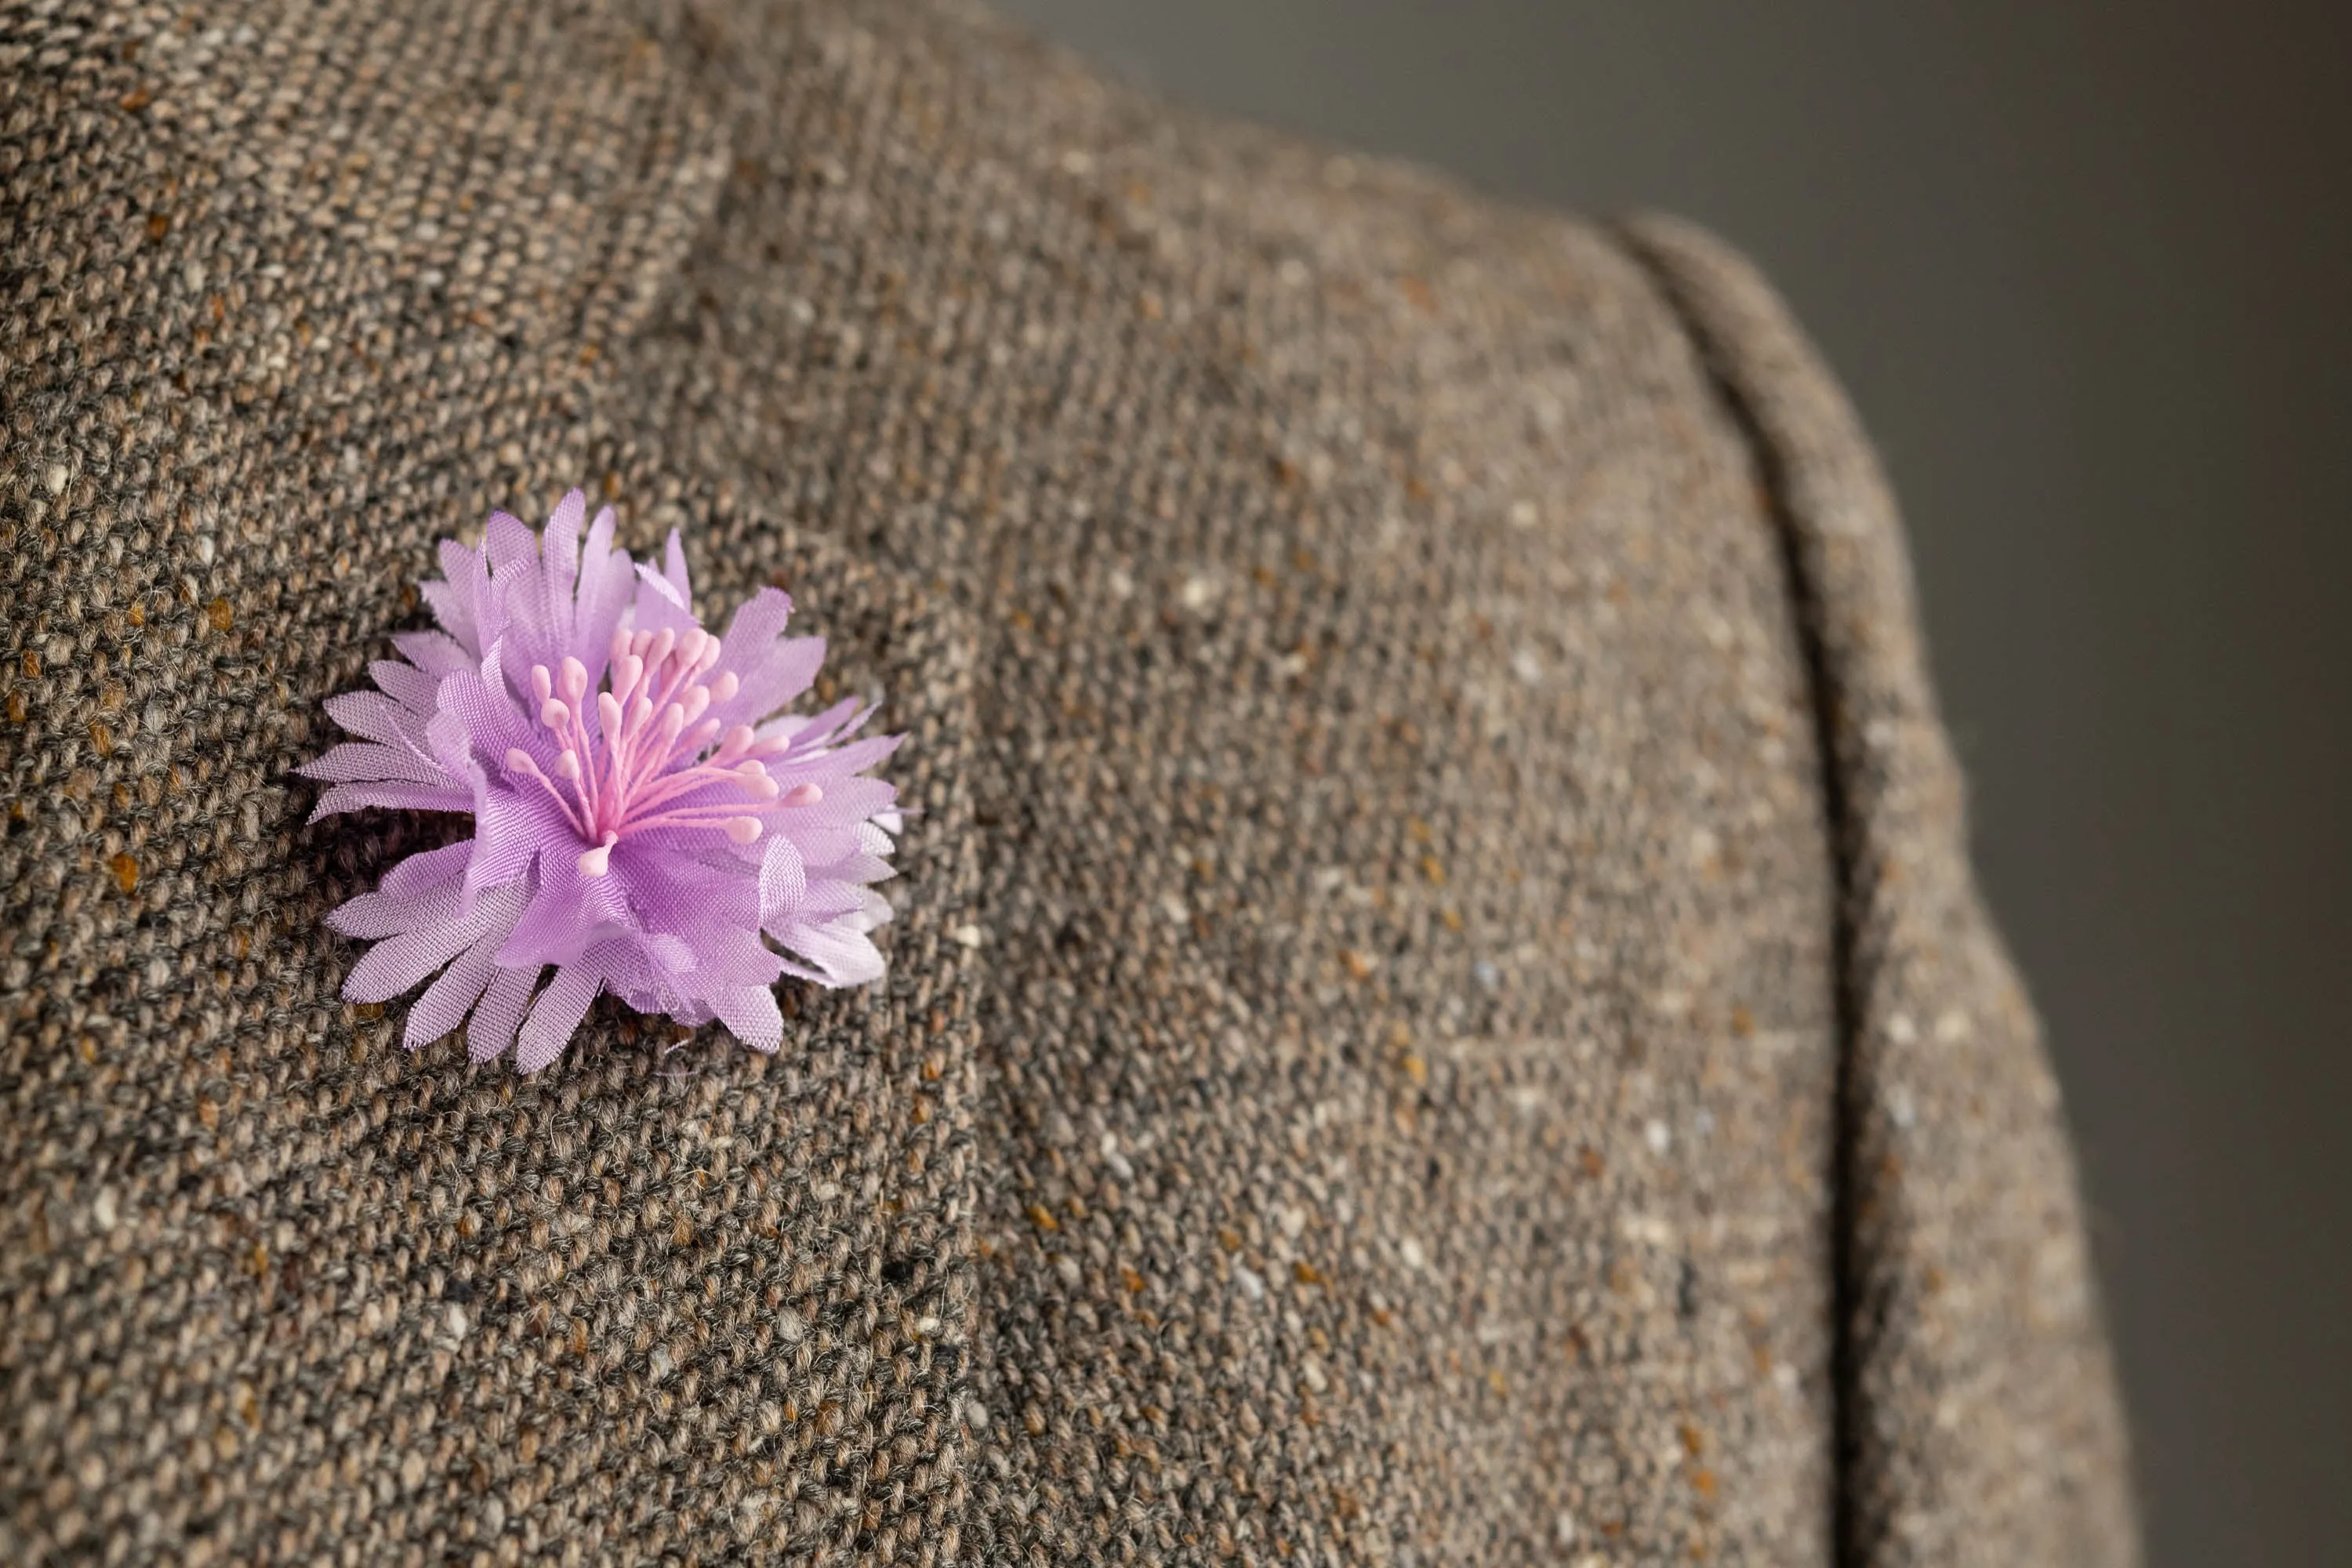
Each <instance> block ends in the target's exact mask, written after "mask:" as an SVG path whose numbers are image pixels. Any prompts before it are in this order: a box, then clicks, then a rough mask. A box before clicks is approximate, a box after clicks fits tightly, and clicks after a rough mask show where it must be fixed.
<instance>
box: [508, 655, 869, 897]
mask: <svg viewBox="0 0 2352 1568" xmlns="http://www.w3.org/2000/svg"><path fill="white" fill-rule="evenodd" d="M719 656H720V645H719V639H718V638H717V637H712V636H711V635H710V634H709V632H706V631H704V630H702V629H701V628H700V627H698V626H696V627H690V628H688V630H687V631H686V632H685V633H684V634H683V635H681V634H679V633H677V631H675V630H673V629H671V628H667V627H665V628H664V629H662V630H661V631H658V632H625V631H616V632H614V634H613V640H612V644H611V647H610V650H609V658H608V660H607V671H606V679H605V689H604V690H601V691H598V692H596V693H595V694H594V701H595V714H596V721H597V727H598V728H597V733H596V734H595V735H594V736H593V737H592V736H591V735H590V733H589V731H588V727H587V724H586V722H585V719H586V713H587V704H588V699H589V683H588V670H587V668H586V667H585V666H584V665H583V664H582V663H581V662H580V661H579V660H578V659H577V658H564V659H563V660H562V663H561V664H560V665H559V666H558V667H557V668H555V669H554V670H550V669H549V668H547V667H546V666H544V665H536V666H533V667H532V668H531V671H530V691H531V696H532V698H533V700H534V701H535V703H536V706H537V710H538V716H539V721H540V724H541V727H543V728H544V729H545V730H546V731H548V733H549V734H550V736H551V738H552V739H553V740H554V742H555V744H556V746H557V748H558V750H557V754H556V759H555V763H554V770H553V771H554V774H555V776H554V777H553V778H550V777H548V775H547V773H544V772H542V771H541V768H540V766H539V764H538V763H536V762H535V761H533V760H532V758H531V756H530V753H529V752H525V751H522V750H521V749H520V748H517V749H516V750H513V751H510V752H508V753H507V768H508V771H509V773H513V774H515V775H517V776H518V777H521V778H527V779H530V781H532V782H533V783H534V784H538V785H539V787H540V788H541V789H542V790H545V791H546V792H547V794H548V795H549V796H550V798H551V799H552V800H553V801H554V802H555V804H556V805H557V806H558V807H559V808H561V809H562V812H563V816H564V820H565V821H566V822H568V823H569V824H570V825H571V826H572V829H573V830H574V831H575V832H577V833H578V834H579V835H580V837H581V839H582V841H583V844H585V845H586V846H587V847H585V848H583V850H582V851H581V854H580V874H581V875H582V876H583V877H602V876H604V875H605V874H607V872H609V870H610V869H611V868H612V856H613V850H614V848H615V847H617V846H619V845H620V844H621V843H622V842H623V841H624V840H625V839H626V838H628V837H630V836H632V835H633V834H638V833H646V832H652V831H655V830H656V829H697V830H702V831H712V830H715V831H718V832H720V833H724V834H725V835H726V836H727V837H729V838H730V840H732V841H733V842H735V843H737V844H746V845H748V844H751V843H753V842H754V841H756V840H757V839H758V838H759V837H760V835H761V832H762V831H763V830H764V824H763V822H762V820H761V819H762V817H763V816H765V815H766V814H767V813H769V812H772V811H779V810H784V809H789V808H793V807H800V806H807V805H815V804H816V803H817V802H818V801H820V800H822V799H824V790H823V789H822V788H820V787H819V786H818V785H816V784H814V783H807V782H803V783H801V784H795V785H793V787H792V788H791V789H789V790H787V789H785V788H783V787H782V785H781V784H778V783H777V782H776V780H775V779H774V778H773V777H772V775H771V774H770V773H768V771H767V767H766V765H765V763H764V762H763V760H762V759H765V758H770V757H774V756H777V755H780V754H782V753H783V752H787V751H789V750H790V749H791V742H789V741H788V740H786V739H785V738H783V737H781V736H771V737H769V738H767V739H765V740H762V739H761V738H760V737H759V736H758V735H757V734H756V733H755V732H754V731H752V729H751V727H750V726H749V725H745V724H735V725H722V724H721V723H720V722H719V721H718V720H716V719H708V718H705V717H704V715H705V714H706V713H708V712H709V710H710V709H711V707H712V706H713V705H714V704H718V703H723V702H728V701H731V700H733V699H734V697H735V695H736V693H737V692H738V691H740V689H741V685H742V683H741V681H740V679H739V678H738V677H737V676H736V674H735V672H734V671H733V670H723V671H719V673H718V674H717V675H715V676H714V675H713V674H712V673H711V672H712V670H713V669H714V668H715V667H716V666H717V665H718V663H719ZM713 742H716V749H713ZM567 786H568V787H567ZM714 789H719V790H723V791H724V792H725V793H724V794H723V795H720V796H719V798H717V799H713V800H706V801H700V802H695V803H691V804H681V803H682V802H686V801H688V797H690V796H693V795H698V794H699V793H701V792H703V791H706V790H714Z"/></svg>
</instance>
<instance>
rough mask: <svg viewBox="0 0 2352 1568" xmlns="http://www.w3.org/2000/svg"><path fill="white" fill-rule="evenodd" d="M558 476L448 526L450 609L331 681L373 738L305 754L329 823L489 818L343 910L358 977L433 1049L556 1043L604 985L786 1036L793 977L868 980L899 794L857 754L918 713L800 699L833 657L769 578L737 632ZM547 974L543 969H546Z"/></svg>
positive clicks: (338, 919) (479, 1055) (358, 986)
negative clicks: (811, 705) (474, 532)
mask: <svg viewBox="0 0 2352 1568" xmlns="http://www.w3.org/2000/svg"><path fill="white" fill-rule="evenodd" d="M586 511H587V503H586V500H584V498H583V496H582V495H581V493H580V492H579V491H578V490H573V491H572V493H571V494H570V495H567V496H565V497H564V498H563V501H562V504H561V505H560V506H558V507H557V508H556V509H555V514H554V516H552V517H551V518H550V519H548V522H547V527H546V529H545V531H544V532H543V533H542V534H534V533H532V531H530V529H529V528H528V527H526V526H525V525H524V524H523V523H522V522H520V521H518V520H517V519H515V518H512V517H509V516H508V515H507V514H506V513H504V512H498V513H494V514H492V516H491V518H490V521H489V526H488V531H487V534H486V537H485V538H484V540H483V543H482V547H481V548H480V549H478V550H475V549H468V548H467V547H466V546H464V545H461V544H458V543H457V542H454V541H445V542H443V543H442V545H441V552H440V564H441V573H442V574H441V576H440V577H438V578H436V580H434V581H432V582H429V583H426V584H424V585H423V587H424V594H425V603H426V604H427V605H429V606H430V607H431V609H432V611H433V616H434V619H435V620H436V622H437V623H438V629H437V630H432V631H414V632H405V633H402V634H399V635H398V636H395V637H394V638H393V643H394V647H396V648H397V649H398V651H399V655H400V657H399V658H390V659H379V660H377V661H376V662H375V663H374V664H373V665H372V666H371V667H370V674H371V675H372V676H373V679H374V684H375V689H373V690H365V689H362V690H356V691H348V692H344V693H342V694H341V695H340V696H337V697H334V698H331V699H329V700H328V702H327V712H328V715H329V716H330V717H331V718H332V719H333V720H334V721H335V722H336V723H337V724H339V725H341V727H342V728H343V729H345V730H347V731H350V732H351V733H352V735H354V736H356V737H357V739H355V740H352V741H347V742H343V743H341V744H340V745H338V746H336V747H335V748H334V749H333V750H331V751H330V752H327V753H326V754H325V755H324V756H321V757H320V758H318V759H317V760H316V761H314V762H312V763H309V764H307V765H306V766H304V767H303V768H302V770H301V772H302V773H305V774H307V775H308V776H310V777H311V778H314V779H318V780H321V781H323V782H324V783H326V784H328V785H329V786H330V787H329V788H328V790H327V791H326V793H325V794H324V795H323V796H321V798H320V801H319V805H318V809H317V810H316V811H314V812H313V813H312V814H311V820H312V821H314V822H315V821H317V820H318V819H319V818H320V817H322V816H333V815H335V814H336V813H338V812H347V811H356V810H359V809H361V808H362V807H365V806H378V807H387V808H392V809H400V810H410V811H436V812H452V813H460V814H464V815H467V816H471V817H472V818H473V833H472V836H471V837H467V838H464V839H461V840H459V841H458V842H457V843H454V844H451V845H449V846H447V847H445V848H440V849H434V850H428V851H426V852H425V853H423V854H419V855H413V856H410V857H409V858H406V859H404V860H403V861H401V862H400V863H399V864H398V865H396V866H394V868H392V869H391V870H390V871H389V872H387V873H386V874H385V876H384V878H383V881H382V882H381V883H379V884H378V886H377V888H376V889H375V891H373V892H371V893H362V894H361V895H360V896H359V897H358V898H356V899H353V900H351V901H350V902H349V903H346V904H344V905H342V906H341V908H339V909H337V910H334V911H333V912H332V913H331V914H330V915H329V916H328V917H327V923H328V924H329V925H330V926H331V927H332V928H333V929H335V930H336V931H341V932H342V933H343V934H345V935H347V936H352V937H356V938H359V939H362V940H363V941H367V942H373V944H374V945H373V946H372V947H370V948H369V949H368V952H367V953H366V955H365V956H364V957H363V958H362V959H361V960H360V962H359V963H358V964H357V966H356V967H354V968H353V969H352V973H351V975H350V977H349V978H348V979H347V980H346V981H345V983H344V985H343V996H344V998H345V999H346V1000H347V1001H352V1002H361V1003H369V1002H388V1001H391V1000H392V999H393V998H394V997H396V996H399V995H400V994H403V993H404V992H405V991H407V990H408V989H409V988H411V987H412V986H415V985H417V984H420V983H422V982H424V981H425V980H427V979H430V980H431V981H432V984H429V985H427V986H425V992H424V994H422V995H421V996H419V997H418V998H417V999H416V1000H415V1003H414V1004H413V1005H411V1006H410V1008H409V1010H408V1021H407V1028H406V1033H405V1038H406V1042H407V1044H408V1046H409V1047H410V1048H412V1049H414V1048H415V1047H417V1046H420V1045H422V1044H424V1043H425V1042H426V1041H429V1040H436V1039H438V1038H440V1037H442V1036H444V1035H446V1034H448V1033H450V1032H451V1031H452V1030H454V1029H456V1028H457V1027H458V1026H459V1025H461V1024H462V1025H465V1026H466V1029H467V1040H468V1043H469V1050H470V1054H471V1055H472V1057H473V1058H474V1059H475V1060H476V1061H488V1060H490V1059H492V1058H496V1057H498V1056H499V1055H501V1054H502V1053H504V1052H505V1051H506V1049H507V1048H508V1047H509V1046H513V1047H515V1061H516V1065H517V1066H519V1067H520V1068H522V1069H523V1070H524V1071H526V1072H529V1071H533V1070H535V1069H537V1068H541V1067H544V1066H546V1065H547V1064H548V1063H549V1062H551V1061H553V1060H554V1059H555V1058H557V1057H558V1056H560V1055H562V1051H563V1047H564V1045H565V1043H566V1042H568V1041H569V1040H570V1039H571V1037H572V1033H573V1031H574V1030H576V1029H577V1028H578V1027H579V1026H580V1021H581V1020H582V1018H583V1017H584V1016H586V1015H587V1012H588V1008H589V1005H590V1004H592V1003H593V1002H594V1001H595V999H596V997H597V996H598V995H599V994H603V993H606V992H609V993H611V994H613V995H614V996H616V997H618V998H619V999H620V1000H621V1001H622V1002H623V1003H624V1004H625V1005H628V1006H630V1007H633V1008H635V1010H637V1011H638V1012H640V1013H646V1014H662V1015H666V1016H669V1017H671V1018H675V1019H677V1020H678V1021H679V1022H681V1023H684V1024H689V1025H695V1024H704V1023H708V1022H709V1021H711V1020H712V1019H714V1018H715V1019H717V1020H719V1021H720V1022H722V1023H724V1024H725V1025H726V1026H727V1027H728V1028H729V1029H730V1030H731V1031H732V1032H733V1033H734V1035H735V1037H736V1038H738V1039H740V1040H741V1041H742V1042H743V1043H744V1044H745V1045H747V1046H750V1047H752V1048H753V1049H755V1050H761V1051H773V1050H774V1049H776V1048H777V1047H778V1046H780V1045H781V1044H782V1041H783V1018H782V1014H781V1013H780V1012H779V1010H778V1008H777V1005H776V997H775V991H774V987H775V984H776V983H777V982H778V981H779V980H781V979H782V978H783V977H784V976H786V975H792V976H796V977H798V978H800V979H802V980H806V981H811V982H814V983H815V984H820V985H827V986H837V985H857V984H864V983H866V982H867V981H871V980H874V979H876V978H877V977H878V976H879V975H880V974H881V973H882V970H883V960H882V955H881V953H880V952H878V951H877V949H876V948H875V945H874V942H873V941H872V938H871V937H870V935H869V934H868V933H870V932H871V931H873V930H874V929H875V928H876V927H877V926H878V925H880V924H881V923H882V922H883V921H887V920H888V919H889V918H890V906H889V905H888V904H887V902H886V901H885V900H883V898H882V897H881V895H880V894H878V893H877V892H876V891H875V890H874V886H873V885H874V884H875V883H877V882H879V881H881V880H883V879H886V878H887V877H888V876H890V875H891V868H890V865H889V859H888V857H889V855H890V853H891V850H892V847H893V844H892V836H893V835H894V834H896V833H897V832H898V828H899V825H900V818H899V814H898V794H897V792H896V791H895V790H894V789H893V788H892V787H891V786H890V785H889V784H887V783H885V782H883V781H882V780H879V779H876V778H870V777H867V776H866V770H868V769H870V768H872V767H874V766H875V765H876V764H877V763H880V762H881V761H882V760H883V759H884V758H885V757H887V756H888V755H889V754H890V752H892V751H893V750H894V749H895V748H896V747H897V746H898V742H899V740H900V739H901V737H899V736H896V735H888V736H871V737H866V738H863V739H860V738H858V731H860V729H861V728H862V727H863V726H864V725H865V724H866V721H868V720H869V719H870V718H872V716H873V713H874V710H873V708H872V707H871V706H866V705H861V704H860V703H858V702H857V701H856V700H844V701H841V702H837V703H835V704H834V705H833V706H832V707H830V708H827V709H825V710H824V711H822V712H818V713H814V714H797V713H787V712H784V711H783V710H784V709H785V707H786V705H787V704H789V703H791V702H792V701H793V700H794V699H796V698H798V697H799V696H801V694H802V693H803V692H805V691H806V690H807V689H808V688H809V684H810V682H811V681H812V680H814V679H815V676H816V673H817V669H818V667H819V666H820V665H821V664H823V663H824V640H823V639H822V638H819V637H785V636H783V630H784V623H785V621H786V619H787V618H788V617H789V616H790V615H791V614H792V608H793V604H792V600H791V599H790V598H789V597H788V596H786V595H784V594H783V593H782V592H781V591H779V590H777V589H774V588H763V589H761V591H760V592H759V593H758V594H757V595H754V596H753V597H752V598H751V601H750V602H749V603H748V604H746V605H743V606H742V607H741V608H740V609H739V610H737V611H736V613H735V616H734V619H733V620H731V621H730V622H729V623H728V626H727V629H726V631H725V632H724V633H723V634H721V635H719V636H713V635H712V634H711V633H709V632H708V631H706V630H704V629H703V626H702V625H701V623H700V621H698V619H697V618H696V616H695V611H694V599H693V593H692V589H691V587H690V586H689V584H688V576H687V568H686V552H685V548H684V546H683V544H682V542H680V540H679V537H678V535H677V533H676V532H672V533H671V534H670V536H669V548H668V552H667V559H666V560H665V562H664V563H663V566H662V568H661V570H659V571H656V570H655V569H654V568H653V567H652V566H651V565H650V564H638V563H634V562H632V561H631V560H630V559H629V556H628V555H627V553H626V552H623V551H618V550H615V549H614V548H613V512H612V510H611V509H610V508H606V509H605V510H602V511H600V512H598V513H597V514H596V518H595V521H593V523H591V524H590V525H589V527H588V531H587V538H586V540H585V541H584V542H583V540H582V538H581V524H582V521H583V517H584V516H585V513H586ZM542 982H543V984H542Z"/></svg>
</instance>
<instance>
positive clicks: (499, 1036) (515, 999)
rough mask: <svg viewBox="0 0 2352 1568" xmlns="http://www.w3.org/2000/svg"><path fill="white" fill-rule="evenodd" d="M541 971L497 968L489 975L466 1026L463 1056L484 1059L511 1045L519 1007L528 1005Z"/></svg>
mask: <svg viewBox="0 0 2352 1568" xmlns="http://www.w3.org/2000/svg"><path fill="white" fill-rule="evenodd" d="M541 973H542V971H541V970H539V969H537V968H535V967H534V968H527V969H500V970H498V971H496V972H495V973H492V974H491V976H490V987H489V989H488V991H486V992H484V993H483V994H482V999H481V1001H480V1002H479V1003H478V1004H476V1005H475V1007H474V1016H473V1017H472V1018H471V1019H470V1020H469V1021H468V1022H467V1026H466V1054H467V1056H468V1057H470V1058H473V1059H474V1060H475V1061H478V1062H487V1061H495V1060H497V1059H498V1058H499V1057H501V1056H503V1055H504V1054H505V1053H506V1049H507V1047H509V1046H511V1045H513V1044H514V1039H515V1030H516V1029H517V1028H519V1027H520V1026H521V1024H522V1016H523V1010H524V1009H525V1008H526V1007H528V1006H529V1005H530V994H531V992H532V990H533V989H534V988H535V987H537V985H538V984H539V977H540V975H541Z"/></svg>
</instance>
